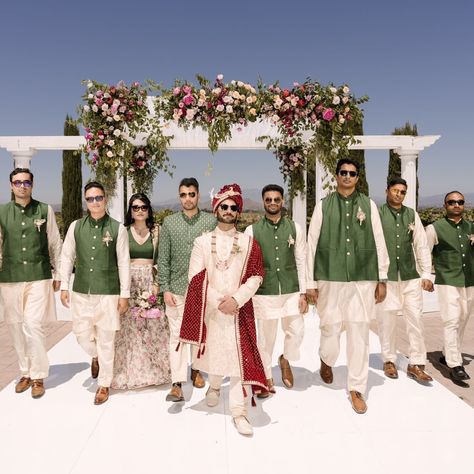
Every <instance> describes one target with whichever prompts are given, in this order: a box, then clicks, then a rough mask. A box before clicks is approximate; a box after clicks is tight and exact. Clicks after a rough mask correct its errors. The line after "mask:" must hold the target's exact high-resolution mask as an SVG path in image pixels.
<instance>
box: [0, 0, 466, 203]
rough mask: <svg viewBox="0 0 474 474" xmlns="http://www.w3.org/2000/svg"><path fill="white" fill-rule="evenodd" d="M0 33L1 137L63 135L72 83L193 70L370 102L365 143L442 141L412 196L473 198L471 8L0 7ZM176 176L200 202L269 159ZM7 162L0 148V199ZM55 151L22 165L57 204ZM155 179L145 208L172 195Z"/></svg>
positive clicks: (187, 167)
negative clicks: (326, 86) (369, 138)
mask: <svg viewBox="0 0 474 474" xmlns="http://www.w3.org/2000/svg"><path fill="white" fill-rule="evenodd" d="M1 18H2V22H1V28H0V64H1V73H0V135H60V134H62V130H63V122H64V118H65V116H66V114H73V115H75V110H76V107H77V105H78V104H79V103H80V97H81V94H82V93H83V90H84V89H83V86H82V84H81V80H82V79H88V78H91V79H96V80H98V81H103V82H109V83H115V82H117V81H118V80H120V79H123V80H125V81H126V82H130V81H135V80H138V81H140V82H142V81H144V80H145V79H146V78H151V79H154V80H155V81H157V82H162V83H163V84H164V85H166V86H171V85H172V83H173V80H174V79H175V78H177V77H179V78H186V79H191V78H193V76H194V74H195V73H201V74H203V75H205V76H207V77H209V78H213V77H214V76H215V75H216V74H218V73H223V74H224V76H225V79H227V80H230V79H240V80H244V81H249V82H252V83H256V82H257V79H258V78H259V77H261V78H262V79H263V80H264V82H266V83H270V82H273V81H275V80H277V79H279V80H280V81H281V83H282V84H284V85H291V84H292V82H293V81H303V80H304V79H305V78H306V77H308V76H310V77H312V78H313V79H316V80H318V81H319V82H321V83H328V82H334V83H336V84H340V83H348V84H349V85H350V87H351V89H352V90H353V91H354V92H355V94H356V95H358V96H361V95H364V94H367V95H369V96H370V101H369V102H368V103H366V104H364V109H365V122H364V129H365V134H382V135H388V134H390V133H391V132H392V131H393V129H394V128H395V127H399V126H402V125H403V124H404V123H405V122H406V121H407V120H408V121H410V122H412V123H416V124H417V126H418V130H419V133H420V134H425V135H431V134H440V135H441V139H440V140H439V141H438V142H437V143H436V144H435V145H433V146H432V147H431V148H430V149H428V150H427V151H425V152H424V153H423V154H422V155H421V161H420V180H421V187H420V192H421V194H422V195H425V196H428V195H433V194H438V193H444V192H445V191H447V190H450V189H453V188H459V189H461V190H463V191H465V192H470V191H472V190H473V187H472V184H471V183H472V178H473V175H474V173H473V168H474V167H473V160H472V158H473V149H474V130H473V128H474V127H473V124H474V121H473V114H474V94H473V87H474V64H473V62H474V59H473V56H474V55H473V50H474V30H473V28H472V19H473V18H474V6H473V4H472V2H471V1H468V0H461V1H456V2H445V1H440V0H431V1H428V0H421V1H413V0H411V1H408V0H399V1H397V2H385V1H380V0H371V1H364V0H360V1H348V0H340V1H339V2H318V1H315V0H306V1H297V0H296V1H293V2H283V1H280V2H278V1H276V0H273V1H266V0H261V1H255V0H253V1H247V0H242V1H240V2H218V1H200V2H196V1H194V2H193V1H189V0H181V1H180V2H157V1H148V2H147V1H141V0H135V1H133V2H130V1H123V0H115V1H100V0H97V1H95V2H90V1H82V2H64V1H63V0H62V1H57V0H45V1H43V2H39V1H33V0H27V1H21V2H4V4H3V5H2V9H1ZM172 156H173V159H175V163H176V165H177V170H176V173H175V177H176V179H177V178H181V177H182V176H188V175H195V176H196V177H197V178H198V179H200V181H201V182H202V184H203V190H204V191H205V192H206V191H207V190H208V189H209V188H210V187H212V186H216V187H218V186H219V185H220V184H222V183H224V182H228V181H237V182H240V183H242V184H243V186H244V187H247V188H259V187H261V186H262V185H263V184H266V182H268V181H279V182H281V178H280V177H279V174H278V166H277V163H276V161H275V160H274V159H273V157H272V155H271V154H270V153H263V152H261V153H250V152H245V153H218V154H217V155H216V156H215V157H214V158H213V159H212V162H213V166H214V169H213V172H212V174H211V176H209V177H206V176H205V172H206V169H207V164H208V161H209V159H210V157H211V155H210V154H207V153H202V152H201V153H193V152H190V153H175V154H173V155H172ZM366 160H367V168H368V178H369V185H370V187H371V194H373V195H382V193H383V187H384V182H385V174H386V167H387V161H388V152H367V153H366ZM11 165H12V163H11V160H10V155H9V154H8V153H7V152H6V151H4V150H2V151H0V176H2V177H3V178H2V179H3V180H4V183H5V185H4V186H3V187H1V188H0V202H4V201H5V200H6V199H8V197H9V192H8V185H7V183H8V178H7V176H6V174H7V172H9V171H10V170H11ZM60 167H61V154H60V153H56V152H40V153H38V154H36V155H35V156H34V158H33V162H32V169H33V171H34V172H35V176H36V180H35V181H36V184H35V186H36V187H35V196H36V197H37V198H39V199H42V200H46V201H48V202H52V203H53V202H59V201H60V195H61V189H60V175H61V169H60ZM176 179H175V181H174V182H173V181H171V180H169V179H168V178H165V177H163V178H160V179H159V180H158V182H157V183H156V185H155V193H154V196H153V197H154V200H161V199H165V198H169V197H172V196H174V195H175V193H176V189H175V188H176Z"/></svg>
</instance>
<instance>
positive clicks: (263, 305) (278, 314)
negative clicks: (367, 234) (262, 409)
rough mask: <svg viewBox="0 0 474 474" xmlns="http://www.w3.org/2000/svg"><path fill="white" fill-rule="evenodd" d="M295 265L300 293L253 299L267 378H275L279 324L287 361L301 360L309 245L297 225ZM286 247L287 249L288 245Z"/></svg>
mask: <svg viewBox="0 0 474 474" xmlns="http://www.w3.org/2000/svg"><path fill="white" fill-rule="evenodd" d="M294 224H295V228H296V236H295V243H294V245H295V249H294V254H295V262H296V269H297V273H298V285H299V291H298V292H296V293H289V294H283V295H282V294H280V295H255V296H254V297H253V299H252V301H253V307H254V311H255V318H256V320H257V329H258V349H259V351H260V356H261V357H262V362H263V366H264V369H265V376H266V377H267V379H270V378H272V356H273V349H274V347H275V340H276V335H277V330H278V321H279V320H280V324H281V329H282V330H283V332H284V334H285V339H284V343H283V357H284V358H285V359H287V360H291V361H294V360H298V359H299V358H300V346H301V343H302V342H303V337H304V316H303V315H302V314H301V313H300V310H299V300H300V294H304V293H306V280H307V278H306V241H305V236H304V233H303V231H302V229H301V226H300V225H299V224H298V223H296V222H294ZM245 234H247V235H250V236H253V229H252V226H251V225H250V226H248V227H247V228H246V229H245ZM284 245H287V244H286V242H285V243H284Z"/></svg>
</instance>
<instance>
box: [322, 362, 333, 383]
mask: <svg viewBox="0 0 474 474" xmlns="http://www.w3.org/2000/svg"><path fill="white" fill-rule="evenodd" d="M319 360H320V361H321V368H320V369H319V374H320V375H321V378H322V379H323V382H324V383H327V384H331V383H332V381H333V380H334V377H333V375H332V368H331V367H330V366H329V365H327V364H326V363H325V362H324V361H323V359H319Z"/></svg>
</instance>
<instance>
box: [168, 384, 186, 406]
mask: <svg viewBox="0 0 474 474" xmlns="http://www.w3.org/2000/svg"><path fill="white" fill-rule="evenodd" d="M166 401H167V402H184V395H183V389H182V388H181V384H180V383H174V384H173V385H172V386H171V390H170V393H168V395H166Z"/></svg>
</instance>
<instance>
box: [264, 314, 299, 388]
mask: <svg viewBox="0 0 474 474" xmlns="http://www.w3.org/2000/svg"><path fill="white" fill-rule="evenodd" d="M278 321H280V322H281V329H282V330H283V332H284V334H285V339H284V343H283V357H284V358H285V359H287V360H298V359H299V358H300V347H301V343H302V342H303V337H304V318H303V315H301V314H297V315H296V316H286V317H284V318H281V319H257V328H258V350H259V352H260V356H261V358H262V363H263V367H264V369H265V377H266V378H267V379H270V378H272V356H273V349H274V347H275V340H276V335H277V330H278Z"/></svg>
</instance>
